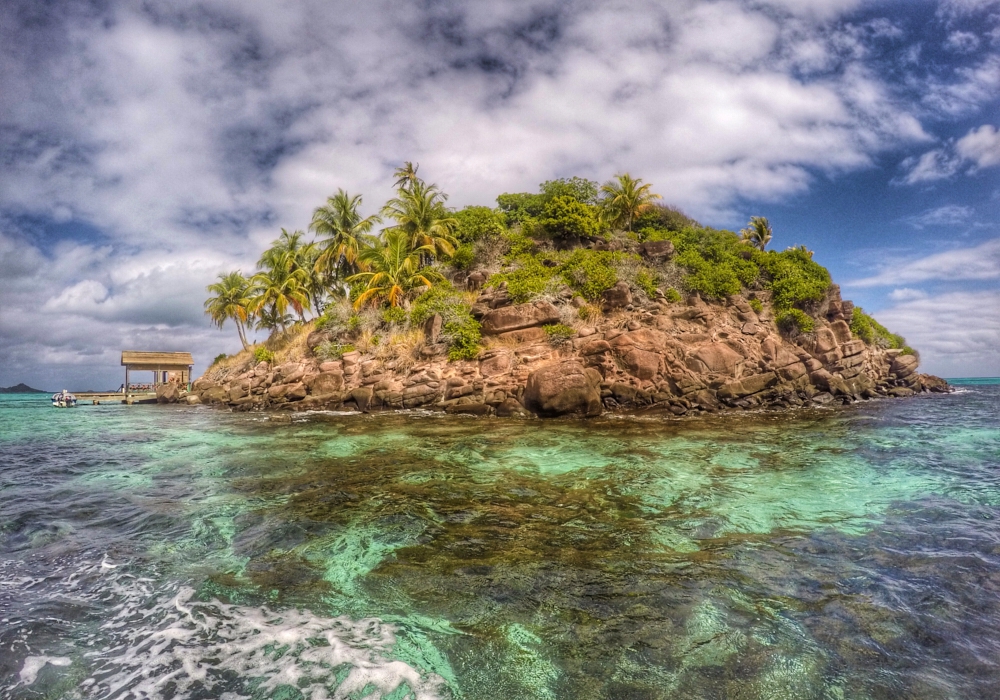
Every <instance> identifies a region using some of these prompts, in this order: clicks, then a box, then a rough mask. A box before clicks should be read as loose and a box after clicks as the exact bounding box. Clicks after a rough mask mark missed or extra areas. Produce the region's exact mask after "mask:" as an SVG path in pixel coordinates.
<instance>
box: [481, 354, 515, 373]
mask: <svg viewBox="0 0 1000 700" xmlns="http://www.w3.org/2000/svg"><path fill="white" fill-rule="evenodd" d="M510 368H511V357H510V355H508V354H507V353H499V354H497V355H494V356H493V357H490V358H488V359H485V360H483V361H482V362H480V363H479V374H481V375H482V376H484V377H495V376H497V375H500V374H505V373H506V372H508V371H509V370H510Z"/></svg>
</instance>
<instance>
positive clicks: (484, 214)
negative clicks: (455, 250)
mask: <svg viewBox="0 0 1000 700" xmlns="http://www.w3.org/2000/svg"><path fill="white" fill-rule="evenodd" d="M453 216H454V217H455V219H457V220H458V226H457V227H456V228H455V238H457V239H458V240H459V242H460V243H465V244H469V245H471V244H472V243H475V242H476V241H478V240H479V239H480V238H486V237H487V236H501V235H503V234H504V232H505V231H506V230H507V227H506V226H505V225H504V220H503V217H502V216H501V215H500V214H498V213H497V212H495V211H493V210H492V209H490V208H489V207H466V208H465V209H461V210H459V211H456V212H455V213H454V214H453Z"/></svg>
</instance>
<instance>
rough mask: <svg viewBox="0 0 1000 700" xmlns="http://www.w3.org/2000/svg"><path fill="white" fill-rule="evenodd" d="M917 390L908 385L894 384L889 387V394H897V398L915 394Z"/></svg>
mask: <svg viewBox="0 0 1000 700" xmlns="http://www.w3.org/2000/svg"><path fill="white" fill-rule="evenodd" d="M915 393H916V392H915V391H913V389H911V388H909V387H906V386H894V387H893V388H891V389H889V396H895V397H896V398H900V399H901V398H903V397H904V396H913V395H914V394H915Z"/></svg>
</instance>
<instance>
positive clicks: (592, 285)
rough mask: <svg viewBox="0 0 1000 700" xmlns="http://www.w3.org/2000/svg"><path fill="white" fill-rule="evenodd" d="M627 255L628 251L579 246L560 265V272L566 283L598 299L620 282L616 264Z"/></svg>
mask: <svg viewBox="0 0 1000 700" xmlns="http://www.w3.org/2000/svg"><path fill="white" fill-rule="evenodd" d="M627 255H628V253H618V252H612V251H607V250H587V249H586V248H578V249H576V250H574V251H573V254H572V255H570V256H569V258H567V260H566V262H565V263H563V264H562V266H561V267H559V272H560V273H562V277H563V279H564V280H565V281H566V284H568V285H569V286H570V287H572V288H573V289H574V290H576V291H577V292H579V293H580V295H581V296H582V297H583V298H584V299H588V300H590V301H596V300H597V299H599V298H600V296H601V294H603V293H604V292H606V291H607V290H609V289H611V288H612V287H614V286H615V284H616V283H617V282H618V271H617V270H616V269H615V264H616V263H619V262H621V261H622V260H623V259H624V258H625V257H626V256H627ZM633 257H637V256H633Z"/></svg>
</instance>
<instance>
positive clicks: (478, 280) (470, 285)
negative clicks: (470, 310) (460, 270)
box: [465, 271, 486, 292]
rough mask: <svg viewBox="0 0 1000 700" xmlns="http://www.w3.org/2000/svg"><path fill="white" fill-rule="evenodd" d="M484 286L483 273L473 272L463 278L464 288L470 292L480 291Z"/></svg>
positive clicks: (484, 274)
mask: <svg viewBox="0 0 1000 700" xmlns="http://www.w3.org/2000/svg"><path fill="white" fill-rule="evenodd" d="M484 284H486V273H484V272H478V271H477V272H473V273H471V274H470V275H469V276H468V277H466V278H465V288H466V289H467V290H468V291H470V292H474V291H476V290H478V289H482V288H483V285H484Z"/></svg>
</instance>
